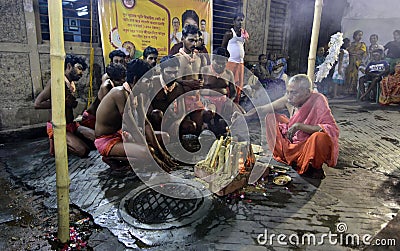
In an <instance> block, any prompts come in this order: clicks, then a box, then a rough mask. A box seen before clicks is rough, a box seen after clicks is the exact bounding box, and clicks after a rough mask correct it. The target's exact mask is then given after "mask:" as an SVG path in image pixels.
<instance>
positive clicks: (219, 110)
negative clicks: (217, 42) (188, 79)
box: [201, 47, 236, 135]
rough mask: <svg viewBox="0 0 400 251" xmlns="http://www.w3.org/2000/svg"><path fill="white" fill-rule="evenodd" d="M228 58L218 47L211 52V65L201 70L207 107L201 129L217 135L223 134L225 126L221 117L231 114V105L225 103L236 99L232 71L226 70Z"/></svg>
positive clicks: (224, 50) (226, 51)
mask: <svg viewBox="0 0 400 251" xmlns="http://www.w3.org/2000/svg"><path fill="white" fill-rule="evenodd" d="M228 58H229V52H228V50H226V49H225V48H222V47H219V48H217V49H215V50H214V51H213V55H212V60H211V65H207V66H204V67H203V68H202V69H201V73H202V74H203V78H204V85H203V88H204V89H203V90H202V99H203V103H205V104H206V106H207V107H208V109H205V110H204V111H203V122H204V126H203V127H204V128H207V129H209V130H211V131H213V132H214V133H216V134H217V135H220V134H223V133H225V128H226V126H227V124H226V123H225V122H224V121H223V119H222V118H221V115H223V114H225V115H228V114H231V113H232V105H233V103H232V102H227V101H228V99H231V100H233V99H235V97H236V88H235V85H234V84H233V83H234V81H235V80H234V75H233V73H232V71H230V70H228V69H226V64H227V62H228ZM210 107H212V109H210ZM215 113H216V114H215Z"/></svg>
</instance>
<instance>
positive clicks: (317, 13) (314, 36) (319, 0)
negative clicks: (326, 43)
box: [307, 0, 323, 82]
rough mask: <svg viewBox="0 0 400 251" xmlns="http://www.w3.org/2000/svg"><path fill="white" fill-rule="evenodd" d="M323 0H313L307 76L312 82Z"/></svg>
mask: <svg viewBox="0 0 400 251" xmlns="http://www.w3.org/2000/svg"><path fill="white" fill-rule="evenodd" d="M322 6H323V0H315V9H314V21H313V27H312V33H311V43H310V51H309V54H308V69H307V76H308V77H309V78H310V79H311V80H312V81H313V82H314V78H315V77H314V71H315V60H316V56H317V46H318V36H319V27H320V24H321V13H322Z"/></svg>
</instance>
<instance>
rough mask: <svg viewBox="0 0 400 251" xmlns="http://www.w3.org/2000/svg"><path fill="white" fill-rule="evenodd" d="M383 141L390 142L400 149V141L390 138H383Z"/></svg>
mask: <svg viewBox="0 0 400 251" xmlns="http://www.w3.org/2000/svg"><path fill="white" fill-rule="evenodd" d="M381 139H383V140H386V141H389V142H390V143H392V144H393V145H395V146H397V147H400V141H399V140H398V139H394V138H389V137H381Z"/></svg>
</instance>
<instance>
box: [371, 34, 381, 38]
mask: <svg viewBox="0 0 400 251" xmlns="http://www.w3.org/2000/svg"><path fill="white" fill-rule="evenodd" d="M369 37H370V38H371V37H376V39H379V37H378V34H371V36H369Z"/></svg>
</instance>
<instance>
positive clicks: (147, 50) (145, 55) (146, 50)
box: [143, 46, 158, 59]
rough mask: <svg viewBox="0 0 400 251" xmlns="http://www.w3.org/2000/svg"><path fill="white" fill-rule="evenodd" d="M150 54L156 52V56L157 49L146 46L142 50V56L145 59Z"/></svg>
mask: <svg viewBox="0 0 400 251" xmlns="http://www.w3.org/2000/svg"><path fill="white" fill-rule="evenodd" d="M150 54H156V55H157V56H158V50H157V49H156V48H154V47H151V46H147V47H146V48H145V49H144V51H143V58H144V59H146V58H147V56H148V55H150Z"/></svg>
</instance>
